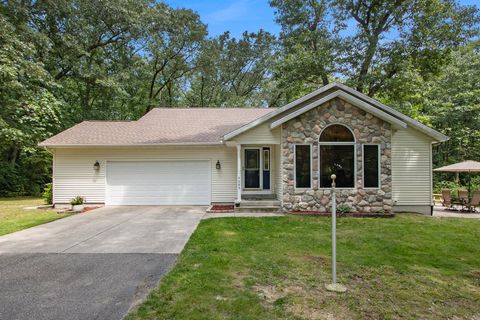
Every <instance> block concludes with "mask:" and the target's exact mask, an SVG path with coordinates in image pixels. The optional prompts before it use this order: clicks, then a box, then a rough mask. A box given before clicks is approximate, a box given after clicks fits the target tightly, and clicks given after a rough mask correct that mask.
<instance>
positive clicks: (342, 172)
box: [320, 145, 355, 188]
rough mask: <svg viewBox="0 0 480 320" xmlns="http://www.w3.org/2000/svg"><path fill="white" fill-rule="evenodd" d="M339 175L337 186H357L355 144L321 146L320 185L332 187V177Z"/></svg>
mask: <svg viewBox="0 0 480 320" xmlns="http://www.w3.org/2000/svg"><path fill="white" fill-rule="evenodd" d="M332 174H335V175H336V176H337V179H336V181H335V182H336V186H337V188H353V187H354V186H355V154H354V146H353V145H347V146H342V145H336V146H335V145H334V146H320V187H321V188H330V187H331V186H332V179H330V176H331V175H332Z"/></svg>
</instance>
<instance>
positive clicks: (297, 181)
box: [40, 83, 448, 214]
mask: <svg viewBox="0 0 480 320" xmlns="http://www.w3.org/2000/svg"><path fill="white" fill-rule="evenodd" d="M447 139H448V137H446V136H445V135H443V134H441V133H439V132H437V131H435V130H433V129H431V128H429V127H427V126H425V125H423V124H421V123H419V122H417V121H415V120H414V119H411V118H409V117H407V116H406V115H404V114H402V113H400V112H398V111H396V110H394V109H392V108H390V107H388V106H386V105H384V104H382V103H380V102H378V101H376V100H374V99H372V98H370V97H368V96H366V95H364V94H362V93H360V92H358V91H355V90H353V89H351V88H349V87H347V86H345V85H342V84H339V83H332V84H329V85H327V86H324V87H322V88H320V89H318V90H316V91H314V92H312V93H310V94H308V95H306V96H304V97H302V98H300V99H297V100H295V101H293V102H291V103H289V104H287V105H285V106H283V107H281V108H155V109H153V110H152V111H150V112H149V113H147V114H146V115H145V116H143V117H142V118H141V119H139V120H137V121H84V122H82V123H80V124H78V125H76V126H74V127H72V128H70V129H68V130H65V131H63V132H61V133H59V134H57V135H55V136H53V137H51V138H49V139H47V140H45V141H43V142H42V143H41V144H40V146H43V147H46V148H47V149H48V150H49V151H50V152H51V153H52V154H53V201H54V204H55V205H57V206H61V205H64V204H68V203H69V202H70V200H71V199H72V198H74V197H75V196H82V197H85V200H86V203H91V204H105V205H210V204H212V203H214V204H215V203H237V205H239V206H240V207H241V206H242V202H244V201H245V199H252V198H253V199H256V198H262V199H263V198H269V199H276V201H277V202H278V203H279V206H280V207H281V209H282V210H283V211H286V212H292V211H315V212H327V211H329V210H330V206H331V203H330V196H331V189H330V187H331V182H332V181H331V179H330V176H331V175H332V174H336V176H337V179H336V185H337V193H336V194H337V201H338V203H339V204H340V203H342V204H347V205H348V206H350V207H351V208H352V210H353V211H355V212H360V213H390V212H392V211H413V212H420V213H425V214H429V213H430V210H431V206H432V145H433V144H435V143H440V142H442V141H446V140H447Z"/></svg>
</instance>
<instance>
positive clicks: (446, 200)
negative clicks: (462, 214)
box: [442, 189, 453, 209]
mask: <svg viewBox="0 0 480 320" xmlns="http://www.w3.org/2000/svg"><path fill="white" fill-rule="evenodd" d="M442 205H443V206H444V207H445V209H451V208H452V205H453V203H452V194H451V192H450V190H448V189H443V190H442Z"/></svg>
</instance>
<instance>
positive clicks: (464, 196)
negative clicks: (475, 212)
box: [458, 190, 468, 210]
mask: <svg viewBox="0 0 480 320" xmlns="http://www.w3.org/2000/svg"><path fill="white" fill-rule="evenodd" d="M458 204H459V205H461V206H462V210H465V209H468V208H467V205H468V191H467V190H458Z"/></svg>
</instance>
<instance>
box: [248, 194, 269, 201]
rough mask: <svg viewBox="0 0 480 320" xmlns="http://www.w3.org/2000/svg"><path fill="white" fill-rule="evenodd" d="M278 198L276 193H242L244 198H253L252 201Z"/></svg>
mask: <svg viewBox="0 0 480 320" xmlns="http://www.w3.org/2000/svg"><path fill="white" fill-rule="evenodd" d="M275 199H277V196H276V195H274V194H243V195H242V200H252V201H257V200H260V201H261V200H275Z"/></svg>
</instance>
